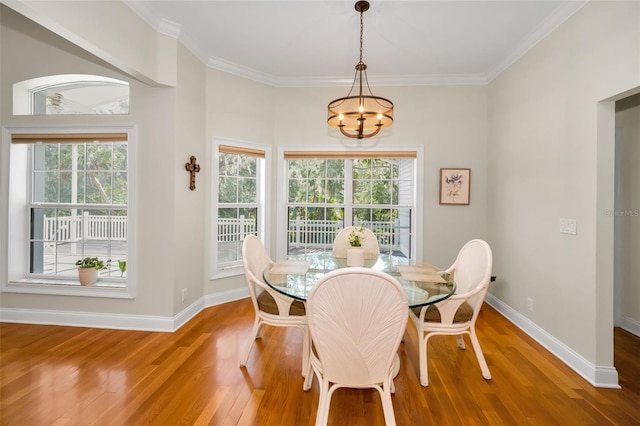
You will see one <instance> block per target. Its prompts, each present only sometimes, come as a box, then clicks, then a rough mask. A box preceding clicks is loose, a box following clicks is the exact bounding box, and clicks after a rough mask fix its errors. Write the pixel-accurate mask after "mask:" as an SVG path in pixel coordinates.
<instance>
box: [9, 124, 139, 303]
mask: <svg viewBox="0 0 640 426" xmlns="http://www.w3.org/2000/svg"><path fill="white" fill-rule="evenodd" d="M78 133H102V134H112V133H126V134H127V228H128V235H127V275H126V277H125V278H118V279H113V280H111V279H109V278H101V280H100V282H99V285H96V286H81V285H80V284H79V280H78V279H77V278H76V279H69V278H67V277H64V278H53V277H42V276H30V274H29V264H28V263H29V256H30V254H29V253H28V245H29V238H30V233H29V225H30V219H29V214H28V211H29V209H30V208H31V184H32V181H31V180H32V173H33V170H32V169H31V167H32V165H31V164H30V161H29V160H30V157H31V155H30V153H29V151H30V150H29V145H30V144H26V145H25V146H22V147H20V146H19V145H20V144H13V145H16V146H15V147H12V143H11V140H12V135H20V134H43V135H55V134H72V135H73V134H78ZM136 135H137V129H136V126H134V125H126V126H113V127H109V126H107V127H105V126H100V127H98V126H96V127H93V126H86V127H77V126H66V127H51V126H29V127H27V126H4V127H3V128H2V146H1V147H0V152H1V154H2V155H1V156H0V157H1V159H2V160H1V162H2V164H1V165H0V166H1V168H2V176H1V179H0V181H1V183H2V184H1V187H0V189H1V190H2V195H1V196H0V202H1V203H2V208H1V209H0V212H1V213H2V214H1V215H0V216H1V217H3V218H6V220H3V221H2V222H1V223H0V239H1V240H2V242H3V244H2V246H0V270H3V271H5V272H4V273H3V274H2V275H1V276H0V281H1V287H0V288H1V291H2V292H6V293H32V294H53V295H68V296H90V297H106V298H125V299H133V298H135V296H136V293H137V288H136V281H135V278H134V277H135V269H136V267H135V253H136V250H135V246H136V244H135V240H134V238H133V237H134V236H135V235H136V234H135V222H136V221H135V218H136V204H135V193H136V180H137V179H136V173H135V170H136V167H135V166H136V164H137V161H136V151H137V138H136ZM21 167H24V168H22V169H20V168H21ZM12 247H14V248H15V247H18V249H11V248H12ZM123 283H124V286H123V285H122V284H123Z"/></svg>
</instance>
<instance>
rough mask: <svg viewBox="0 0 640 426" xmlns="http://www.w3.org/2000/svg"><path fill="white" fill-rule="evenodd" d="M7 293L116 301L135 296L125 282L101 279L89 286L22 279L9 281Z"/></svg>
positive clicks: (72, 281)
mask: <svg viewBox="0 0 640 426" xmlns="http://www.w3.org/2000/svg"><path fill="white" fill-rule="evenodd" d="M2 291H3V292H5V293H27V294H52V295H61V296H89V297H107V298H116V299H133V297H134V295H133V294H132V292H131V290H130V289H129V288H128V287H127V284H126V282H125V281H124V280H119V281H111V280H103V279H99V280H98V282H97V283H95V284H93V285H89V286H83V285H80V283H79V282H78V281H75V280H58V279H55V280H54V279H46V278H22V279H19V280H14V281H9V283H8V284H6V285H5V286H3V288H2Z"/></svg>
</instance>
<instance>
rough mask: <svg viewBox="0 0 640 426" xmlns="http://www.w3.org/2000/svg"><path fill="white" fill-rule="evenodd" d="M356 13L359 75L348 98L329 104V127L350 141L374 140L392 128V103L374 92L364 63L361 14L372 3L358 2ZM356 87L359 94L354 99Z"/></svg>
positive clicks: (357, 67)
mask: <svg viewBox="0 0 640 426" xmlns="http://www.w3.org/2000/svg"><path fill="white" fill-rule="evenodd" d="M355 9H356V11H358V12H360V61H359V62H358V63H357V64H356V75H355V77H354V79H353V84H352V85H351V89H350V90H349V93H348V94H347V96H346V97H344V98H339V99H335V100H333V101H331V102H329V110H328V118H327V123H328V124H329V126H331V127H335V128H338V129H340V132H341V133H342V134H343V135H345V136H347V137H349V138H358V139H363V138H370V137H373V136H375V135H377V134H378V133H379V132H380V130H381V129H382V128H383V127H388V126H391V125H392V124H393V102H391V101H390V100H389V99H385V98H381V97H379V96H374V95H373V93H372V92H371V88H370V87H369V81H368V80H367V65H365V63H364V62H362V33H363V28H364V26H363V23H362V22H363V21H362V14H363V13H364V12H366V11H367V10H369V2H367V1H358V2H356V5H355ZM356 83H357V84H356ZM356 86H357V87H358V94H357V95H351V93H352V92H353V89H354V88H355V87H356ZM365 88H366V90H367V91H368V93H367V92H365V91H364V89H365Z"/></svg>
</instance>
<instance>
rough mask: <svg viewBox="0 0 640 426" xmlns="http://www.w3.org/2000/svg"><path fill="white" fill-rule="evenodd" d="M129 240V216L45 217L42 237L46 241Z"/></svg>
mask: <svg viewBox="0 0 640 426" xmlns="http://www.w3.org/2000/svg"><path fill="white" fill-rule="evenodd" d="M83 238H84V239H85V240H116V241H126V240H127V217H126V216H107V215H90V214H89V212H83V214H82V216H59V217H57V218H56V217H47V216H45V217H44V223H43V231H42V239H43V240H45V241H70V242H77V241H80V240H82V239H83Z"/></svg>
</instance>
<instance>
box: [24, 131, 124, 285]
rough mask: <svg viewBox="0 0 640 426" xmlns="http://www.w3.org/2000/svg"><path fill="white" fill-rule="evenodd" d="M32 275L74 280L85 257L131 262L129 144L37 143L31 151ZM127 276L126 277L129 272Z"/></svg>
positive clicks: (113, 267) (113, 273) (113, 269)
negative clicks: (128, 212) (129, 252)
mask: <svg viewBox="0 0 640 426" xmlns="http://www.w3.org/2000/svg"><path fill="white" fill-rule="evenodd" d="M30 148H31V164H32V167H31V170H32V172H31V182H32V185H31V188H32V189H31V203H30V206H29V208H30V226H29V228H30V235H29V271H28V272H29V274H30V275H36V276H40V277H47V278H55V277H75V276H76V275H77V272H76V270H75V269H76V268H75V262H76V261H77V260H78V259H81V258H84V257H98V258H100V259H102V260H104V261H106V260H111V261H112V262H111V263H110V264H109V268H108V269H107V270H106V271H103V272H102V273H101V278H112V277H120V276H121V275H124V274H121V272H120V270H119V268H118V262H121V261H126V260H127V198H128V194H127V192H128V191H127V169H126V165H127V143H126V142H100V143H95V142H84V143H36V144H33V145H32V146H31V147H30ZM125 274H126V273H125Z"/></svg>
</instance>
